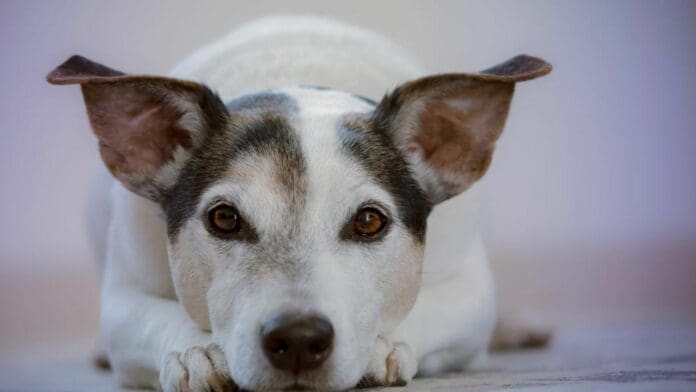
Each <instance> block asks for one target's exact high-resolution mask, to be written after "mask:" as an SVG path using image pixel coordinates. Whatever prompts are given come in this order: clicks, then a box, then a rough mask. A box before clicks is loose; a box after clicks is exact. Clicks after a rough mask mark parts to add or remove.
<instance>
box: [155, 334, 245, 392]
mask: <svg viewBox="0 0 696 392" xmlns="http://www.w3.org/2000/svg"><path fill="white" fill-rule="evenodd" d="M159 383H160V388H161V389H162V391H164V392H199V391H214V392H231V391H235V390H236V389H237V387H236V386H235V384H234V382H233V381H232V378H231V377H230V373H229V370H228V368H227V361H226V360H225V355H224V354H223V352H222V350H221V349H220V347H219V346H218V345H216V344H214V343H213V344H209V345H208V346H206V347H191V348H189V349H188V350H186V352H185V353H183V354H182V353H179V352H176V351H173V352H171V353H169V354H168V355H167V356H166V357H165V359H164V363H163V365H162V370H161V371H160V377H159Z"/></svg>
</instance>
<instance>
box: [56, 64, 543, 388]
mask: <svg viewBox="0 0 696 392" xmlns="http://www.w3.org/2000/svg"><path fill="white" fill-rule="evenodd" d="M546 72H548V65H547V64H546V63H544V62H542V61H540V60H537V59H533V58H529V57H518V58H515V59H513V60H511V61H510V62H508V63H506V64H504V65H501V66H499V67H496V68H493V69H491V70H489V71H486V72H485V73H484V74H481V75H467V74H456V75H441V76H434V77H429V78H424V79H419V80H416V81H413V82H409V83H406V84H404V85H402V86H400V87H399V88H397V89H396V90H395V91H394V92H393V93H392V94H390V95H388V96H385V98H384V99H383V100H382V102H380V103H375V102H371V101H369V100H367V99H364V98H361V97H358V96H354V95H351V94H348V93H344V92H339V91H334V90H329V89H319V88H309V87H297V88H288V89H279V90H273V91H267V92H262V93H258V94H253V95H249V96H244V97H240V98H238V99H236V100H235V101H232V102H229V103H227V104H226V105H225V104H223V103H222V102H221V101H220V100H219V98H218V97H217V96H216V95H215V94H213V93H212V92H211V91H210V90H208V89H207V88H205V87H204V86H201V85H199V84H196V83H191V82H184V81H180V80H173V79H167V78H157V77H147V76H129V75H124V74H122V73H120V72H118V71H114V70H111V69H109V68H106V67H104V66H101V65H98V64H95V63H92V62H89V61H88V60H85V59H83V58H79V57H74V58H72V59H71V60H69V61H68V62H66V63H65V64H63V65H62V66H61V67H59V68H57V69H56V70H55V71H54V72H53V73H52V74H51V75H49V81H52V82H54V83H62V84H68V83H80V84H82V88H83V93H84V96H85V102H86V104H87V108H88V113H89V116H90V120H91V123H92V127H93V129H94V131H95V133H96V134H97V136H98V137H99V141H100V150H101V154H102V157H103V159H104V161H105V163H106V165H107V167H108V168H109V169H110V170H111V172H112V173H113V174H114V176H115V177H116V178H117V179H119V180H120V181H121V182H122V183H123V184H124V185H125V186H126V187H127V188H129V189H130V190H132V191H133V192H136V193H138V194H139V195H142V196H144V197H147V198H150V199H152V200H155V201H157V202H158V203H159V204H160V205H161V206H162V210H163V212H164V215H165V217H166V220H167V230H168V238H169V247H168V250H169V257H170V265H171V270H172V278H173V281H174V285H175V287H176V292H177V296H178V298H179V300H180V301H181V302H182V303H183V305H184V306H185V308H186V309H187V311H188V312H189V314H190V315H191V317H192V318H193V319H194V320H195V321H196V322H197V323H198V324H199V325H200V326H201V327H202V328H204V329H209V330H211V331H212V333H213V337H214V340H215V341H216V342H218V343H219V344H220V345H221V347H222V348H223V351H224V352H225V355H226V357H227V359H228V363H229V366H230V371H231V374H232V377H233V379H234V380H235V382H236V383H237V384H239V385H240V386H241V387H242V388H245V389H269V388H285V387H293V386H295V387H297V386H301V387H313V388H321V389H344V388H348V387H351V386H353V385H355V384H356V383H357V382H358V381H359V379H360V377H361V375H362V374H363V373H364V371H365V368H366V366H367V364H368V361H369V359H370V355H371V352H372V349H373V345H374V342H375V339H376V338H377V336H378V335H387V334H389V333H390V332H391V331H392V330H393V329H394V328H395V326H396V325H397V324H398V323H399V322H400V321H401V320H402V319H403V317H404V316H405V315H406V314H407V313H408V311H409V310H410V308H411V306H412V305H413V303H414V301H415V299H416V296H417V293H418V287H419V282H420V272H421V263H422V256H423V250H424V244H425V228H426V219H427V216H428V213H429V211H430V209H431V208H432V206H433V205H434V204H436V203H438V202H440V201H442V200H445V199H447V198H449V197H452V196H454V195H456V194H458V193H459V192H461V191H463V190H465V189H466V188H467V187H469V186H470V185H471V184H472V183H473V182H474V181H476V180H477V179H479V178H480V177H481V176H482V175H483V173H484V172H485V171H486V168H487V167H488V165H489V163H490V159H491V156H492V152H493V147H494V143H495V140H496V139H497V137H498V136H499V135H500V132H501V131H502V128H503V123H504V121H505V117H506V113H507V110H508V106H509V102H510V99H511V97H512V92H513V87H514V82H515V81H518V80H524V79H530V78H533V77H536V76H539V75H542V74H544V73H546Z"/></svg>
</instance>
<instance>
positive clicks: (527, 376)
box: [0, 244, 696, 391]
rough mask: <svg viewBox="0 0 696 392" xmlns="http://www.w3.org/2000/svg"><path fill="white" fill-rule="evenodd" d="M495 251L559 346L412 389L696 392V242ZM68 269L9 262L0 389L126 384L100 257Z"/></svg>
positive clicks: (519, 302)
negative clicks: (103, 299)
mask: <svg viewBox="0 0 696 392" xmlns="http://www.w3.org/2000/svg"><path fill="white" fill-rule="evenodd" d="M491 254H492V257H493V259H494V261H495V262H494V269H495V270H496V272H497V280H498V283H499V291H500V293H501V298H502V304H503V307H507V308H512V309H517V308H521V307H522V308H524V307H526V308H532V309H534V310H536V311H538V313H539V314H540V315H541V316H542V320H545V321H547V322H550V323H551V324H556V325H557V331H558V333H557V339H556V341H555V343H554V345H553V346H552V347H550V348H549V349H547V350H542V351H538V352H524V353H522V352H520V353H508V354H497V355H494V356H492V358H491V361H490V363H489V365H488V367H487V368H486V369H483V370H479V371H477V372H474V373H469V374H464V375H452V376H447V377H442V378H438V379H431V380H416V381H414V382H413V383H412V384H411V385H410V386H409V387H408V388H409V390H431V389H438V390H440V389H442V390H461V389H466V390H472V391H487V390H499V389H521V390H541V389H545V390H559V389H560V390H606V389H610V388H613V389H623V390H669V389H673V390H691V391H696V301H694V298H696V284H694V277H695V276H696V263H694V260H696V247H695V246H694V245H691V244H688V245H687V246H685V245H683V244H663V245H662V246H659V247H658V246H654V245H650V244H648V245H640V244H636V245H635V246H632V247H630V248H628V247H626V248H623V249H611V248H610V249H583V250H581V251H580V250H575V251H564V250H562V249H561V250H553V249H551V250H548V251H547V250H545V251H544V253H541V251H540V250H539V249H536V250H534V251H533V252H528V253H524V252H520V251H515V252H512V251H504V250H500V249H498V250H496V251H492V252H491ZM588 260H591V261H594V262H592V263H587V261H588ZM556 261H558V262H556ZM58 265H60V264H58V263H57V264H55V266H54V268H42V269H40V270H37V269H36V268H26V269H22V268H8V266H7V265H4V266H3V265H0V267H2V268H0V315H1V316H0V391H102V390H105V391H110V390H111V391H113V390H118V388H117V386H116V384H115V382H114V380H112V377H111V375H110V374H109V373H102V372H99V371H97V370H95V369H93V368H92V367H91V366H90V364H89V354H90V351H91V349H92V345H93V342H94V339H95V338H94V337H95V336H96V334H97V330H98V325H97V318H98V317H97V315H98V298H99V290H98V278H97V273H96V270H95V267H94V264H93V263H91V262H88V261H85V262H84V263H81V264H78V266H77V267H74V268H67V267H66V268H57V267H56V266H58ZM63 265H66V266H67V265H70V263H63ZM549 277H552V279H549Z"/></svg>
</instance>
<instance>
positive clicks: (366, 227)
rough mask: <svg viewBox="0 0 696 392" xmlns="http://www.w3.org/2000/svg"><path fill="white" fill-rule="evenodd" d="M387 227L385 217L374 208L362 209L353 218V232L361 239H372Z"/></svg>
mask: <svg viewBox="0 0 696 392" xmlns="http://www.w3.org/2000/svg"><path fill="white" fill-rule="evenodd" d="M386 225H387V217H386V216H384V214H383V213H382V212H381V211H380V210H378V209H377V208H374V207H363V208H361V209H360V210H358V212H357V213H356V214H355V217H354V218H353V231H355V233H356V234H358V235H359V236H361V237H368V238H370V237H374V236H376V235H377V234H379V233H381V232H382V231H383V230H384V228H385V227H386Z"/></svg>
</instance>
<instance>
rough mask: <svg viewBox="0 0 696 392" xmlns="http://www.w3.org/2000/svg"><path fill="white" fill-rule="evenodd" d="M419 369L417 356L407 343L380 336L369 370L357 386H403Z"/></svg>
mask: <svg viewBox="0 0 696 392" xmlns="http://www.w3.org/2000/svg"><path fill="white" fill-rule="evenodd" d="M417 370H418V362H417V361H416V357H415V356H414V355H413V352H412V351H411V348H410V347H409V346H408V345H407V344H406V343H391V342H389V341H387V340H385V339H382V338H378V339H377V343H376V344H375V351H374V353H373V355H372V359H370V364H369V365H368V366H367V371H366V373H365V375H364V376H363V378H362V379H361V380H360V382H359V383H358V385H357V386H358V388H369V387H377V386H403V385H406V384H407V383H408V382H409V381H411V380H412V379H413V376H414V375H415V374H416V371H417Z"/></svg>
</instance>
